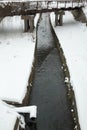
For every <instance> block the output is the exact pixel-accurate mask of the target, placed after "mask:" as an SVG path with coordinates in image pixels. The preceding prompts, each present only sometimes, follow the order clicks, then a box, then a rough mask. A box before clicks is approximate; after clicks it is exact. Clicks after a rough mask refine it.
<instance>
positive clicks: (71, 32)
mask: <svg viewBox="0 0 87 130" xmlns="http://www.w3.org/2000/svg"><path fill="white" fill-rule="evenodd" d="M85 10H86V12H87V9H85ZM54 19H55V16H54V14H51V22H52V25H53V27H54V30H55V33H56V34H57V36H58V39H59V41H60V44H61V46H62V49H63V51H64V55H65V57H66V61H67V65H68V67H69V71H70V76H71V83H72V86H73V87H74V92H75V96H76V103H77V108H78V114H79V121H80V125H81V129H82V130H86V129H87V104H86V101H85V100H86V97H87V87H86V85H87V76H86V75H87V68H86V67H87V60H86V59H87V27H86V25H85V24H82V23H79V22H76V21H75V20H74V18H73V16H72V14H71V13H70V12H66V13H65V15H64V24H63V26H58V27H55V25H54Z"/></svg>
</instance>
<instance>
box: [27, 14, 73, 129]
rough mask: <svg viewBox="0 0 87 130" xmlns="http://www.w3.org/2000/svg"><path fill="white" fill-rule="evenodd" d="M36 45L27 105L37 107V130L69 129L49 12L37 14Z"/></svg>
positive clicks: (62, 82)
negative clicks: (38, 16) (33, 72)
mask: <svg viewBox="0 0 87 130" xmlns="http://www.w3.org/2000/svg"><path fill="white" fill-rule="evenodd" d="M36 48H37V50H36V65H35V75H34V80H33V86H32V91H31V95H30V104H29V105H37V107H38V115H37V130H73V126H74V124H73V119H72V115H71V112H70V109H69V104H68V99H67V89H66V85H65V83H64V74H63V70H62V68H61V66H62V63H61V60H60V57H59V55H58V50H57V48H56V45H55V39H54V37H53V34H52V32H51V26H50V22H49V14H42V16H41V19H40V22H39V26H38V31H37V47H36Z"/></svg>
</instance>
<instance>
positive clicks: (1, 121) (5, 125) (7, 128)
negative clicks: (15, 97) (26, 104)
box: [0, 101, 18, 130]
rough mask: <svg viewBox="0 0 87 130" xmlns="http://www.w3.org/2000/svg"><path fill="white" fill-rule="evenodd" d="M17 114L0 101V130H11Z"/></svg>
mask: <svg viewBox="0 0 87 130" xmlns="http://www.w3.org/2000/svg"><path fill="white" fill-rule="evenodd" d="M17 118H18V114H17V113H16V112H15V111H11V110H10V108H9V107H8V106H7V105H6V104H4V103H3V102H2V101H0V130H13V129H14V126H15V122H16V120H17Z"/></svg>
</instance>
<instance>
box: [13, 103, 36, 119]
mask: <svg viewBox="0 0 87 130" xmlns="http://www.w3.org/2000/svg"><path fill="white" fill-rule="evenodd" d="M14 110H15V111H16V112H18V113H30V118H37V106H35V105H33V106H26V107H18V108H14Z"/></svg>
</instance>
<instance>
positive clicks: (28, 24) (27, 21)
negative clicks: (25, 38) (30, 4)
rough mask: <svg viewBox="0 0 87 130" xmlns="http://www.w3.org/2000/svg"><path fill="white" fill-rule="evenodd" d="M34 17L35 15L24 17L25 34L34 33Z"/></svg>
mask: <svg viewBox="0 0 87 130" xmlns="http://www.w3.org/2000/svg"><path fill="white" fill-rule="evenodd" d="M34 17H35V15H23V16H21V19H23V20H24V31H25V32H28V31H30V32H33V30H34Z"/></svg>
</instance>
